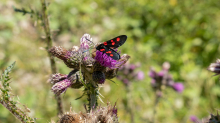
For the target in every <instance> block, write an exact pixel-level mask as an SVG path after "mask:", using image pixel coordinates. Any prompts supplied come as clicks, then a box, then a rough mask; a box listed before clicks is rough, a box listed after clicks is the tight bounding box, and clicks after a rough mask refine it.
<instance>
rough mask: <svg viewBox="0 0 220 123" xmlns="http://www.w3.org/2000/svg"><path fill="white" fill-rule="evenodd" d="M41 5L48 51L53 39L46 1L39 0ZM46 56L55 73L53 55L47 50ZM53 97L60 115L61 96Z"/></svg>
mask: <svg viewBox="0 0 220 123" xmlns="http://www.w3.org/2000/svg"><path fill="white" fill-rule="evenodd" d="M41 5H42V21H43V27H44V31H45V34H46V40H47V51H48V49H50V48H51V47H52V45H53V41H52V38H51V33H50V25H49V20H48V14H47V5H46V1H45V0H41ZM48 57H49V59H50V65H51V72H52V74H53V73H57V68H56V62H55V60H54V57H53V56H52V55H51V54H50V53H49V52H48ZM55 98H56V101H57V110H58V114H59V115H61V114H63V106H62V100H61V97H60V96H57V95H55Z"/></svg>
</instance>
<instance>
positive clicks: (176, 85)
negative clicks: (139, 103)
mask: <svg viewBox="0 0 220 123" xmlns="http://www.w3.org/2000/svg"><path fill="white" fill-rule="evenodd" d="M169 69H170V64H169V63H168V62H165V63H163V65H162V70H161V71H160V72H156V71H155V70H154V69H153V68H151V70H150V72H149V76H150V77H151V86H152V88H153V90H154V91H155V103H154V117H153V122H155V115H156V107H157V105H158V103H159V100H160V98H161V97H162V95H163V90H164V89H165V88H166V87H170V88H172V89H174V90H175V91H176V92H178V93H182V91H183V90H184V85H183V84H182V83H180V82H174V80H173V78H172V76H171V75H170V74H169V73H168V72H169Z"/></svg>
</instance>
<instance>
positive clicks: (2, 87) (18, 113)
mask: <svg viewBox="0 0 220 123" xmlns="http://www.w3.org/2000/svg"><path fill="white" fill-rule="evenodd" d="M14 65H15V62H14V63H13V64H11V65H10V66H8V67H7V68H6V69H5V70H4V72H3V73H2V75H1V76H0V103H1V104H2V105H3V106H4V107H5V108H7V109H8V110H9V111H10V112H11V113H12V114H13V115H14V116H15V117H16V118H17V119H18V120H20V121H21V122H22V123H32V122H35V118H31V117H29V116H28V115H27V113H29V112H30V109H28V108H27V107H26V106H25V105H24V107H25V110H24V109H23V110H22V109H21V108H20V107H18V104H20V103H19V102H18V101H15V100H14V95H13V94H12V93H11V92H10V91H11V87H10V83H11V82H10V79H11V78H10V77H9V73H10V72H11V70H12V68H13V67H14Z"/></svg>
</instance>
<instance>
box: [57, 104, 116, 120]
mask: <svg viewBox="0 0 220 123" xmlns="http://www.w3.org/2000/svg"><path fill="white" fill-rule="evenodd" d="M76 121H77V122H76ZM59 123H118V116H117V108H116V106H115V105H114V106H111V105H108V106H107V107H101V106H99V107H98V108H97V109H96V110H95V111H91V112H89V113H78V114H77V113H73V112H72V111H70V112H68V113H66V114H64V115H63V116H62V117H61V118H60V120H59Z"/></svg>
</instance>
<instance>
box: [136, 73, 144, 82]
mask: <svg viewBox="0 0 220 123" xmlns="http://www.w3.org/2000/svg"><path fill="white" fill-rule="evenodd" d="M143 79H144V72H143V71H139V72H138V73H137V80H143Z"/></svg>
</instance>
